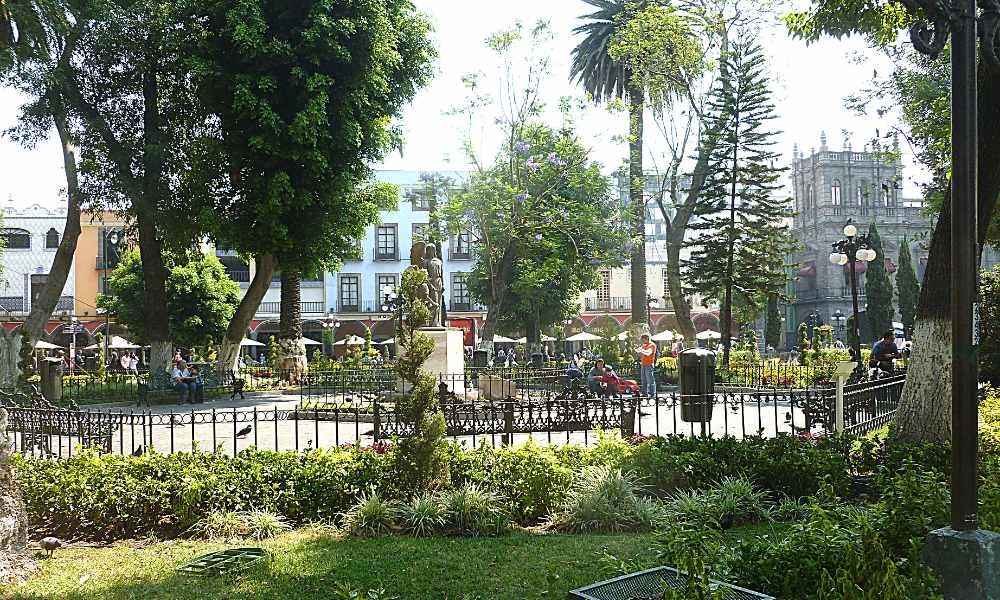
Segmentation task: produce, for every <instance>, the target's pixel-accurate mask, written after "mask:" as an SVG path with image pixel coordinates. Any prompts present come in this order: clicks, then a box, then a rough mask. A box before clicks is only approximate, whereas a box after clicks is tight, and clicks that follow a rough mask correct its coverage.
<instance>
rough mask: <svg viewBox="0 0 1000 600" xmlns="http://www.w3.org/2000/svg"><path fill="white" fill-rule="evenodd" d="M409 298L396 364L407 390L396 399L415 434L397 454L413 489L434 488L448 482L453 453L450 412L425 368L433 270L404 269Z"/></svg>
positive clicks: (405, 303) (404, 291) (403, 287)
mask: <svg viewBox="0 0 1000 600" xmlns="http://www.w3.org/2000/svg"><path fill="white" fill-rule="evenodd" d="M400 295H401V297H402V299H403V307H402V310H403V327H401V328H398V330H397V331H396V343H397V344H398V345H399V348H400V354H399V356H398V357H397V358H396V362H395V368H396V372H397V373H398V374H399V377H400V378H401V379H402V380H403V385H404V386H406V387H407V388H408V389H406V390H405V392H404V394H403V395H402V397H400V398H399V399H398V400H397V401H396V411H397V413H399V415H400V416H401V417H402V418H403V419H404V420H406V421H407V422H410V423H413V424H414V428H413V433H412V435H410V436H409V437H407V438H404V439H403V440H401V441H400V442H399V445H398V447H397V450H398V451H397V452H396V453H395V456H396V458H397V460H398V464H397V466H398V468H399V470H400V478H401V480H402V481H404V482H405V485H407V486H408V487H409V489H411V490H413V491H417V492H420V491H426V490H431V489H434V488H437V487H440V486H443V485H447V483H448V478H449V473H448V452H447V446H448V444H447V442H446V441H445V431H446V427H445V421H444V414H443V413H442V412H441V410H440V407H439V405H438V382H437V381H436V380H435V378H433V377H431V376H430V375H428V374H427V373H425V372H423V371H421V368H422V367H423V364H424V362H425V361H426V360H427V357H428V356H430V355H431V352H433V350H434V341H433V340H432V339H431V338H430V337H428V336H427V335H425V334H423V333H421V332H420V331H418V329H419V328H420V327H423V326H424V325H426V324H427V323H428V322H429V321H430V310H429V309H428V307H427V304H426V303H425V301H424V298H426V297H427V272H426V271H424V270H422V269H419V268H410V269H407V270H405V271H403V277H402V282H401V283H400Z"/></svg>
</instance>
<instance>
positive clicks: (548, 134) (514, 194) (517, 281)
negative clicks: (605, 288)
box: [445, 124, 627, 351]
mask: <svg viewBox="0 0 1000 600" xmlns="http://www.w3.org/2000/svg"><path fill="white" fill-rule="evenodd" d="M511 167H513V170H511ZM445 213H446V215H447V220H448V222H449V225H450V227H451V228H452V230H453V231H454V232H456V233H457V232H459V231H471V232H473V234H472V235H473V236H474V239H475V240H476V246H477V252H476V263H475V266H474V267H473V269H472V271H471V273H470V274H469V276H468V279H467V283H468V286H469V291H470V292H471V294H472V297H473V298H475V299H477V300H479V301H481V302H483V303H484V304H486V305H487V306H488V307H489V311H488V313H487V317H486V322H487V323H499V324H501V325H503V326H505V327H506V328H507V330H510V331H514V330H517V331H520V330H526V334H527V338H528V344H529V351H534V350H537V349H539V348H540V344H541V339H540V333H541V330H542V329H543V328H546V327H549V326H551V325H553V324H555V323H558V322H560V321H562V320H563V319H565V318H566V317H568V316H570V315H573V314H575V313H576V311H577V310H579V306H578V304H577V303H578V302H579V295H580V294H581V293H582V292H584V291H586V290H588V289H593V288H594V287H595V286H596V284H597V277H598V273H599V271H600V270H601V269H603V268H609V267H612V266H617V265H618V264H620V259H619V258H618V257H620V256H621V255H622V253H623V249H624V248H625V247H626V245H627V238H626V236H625V234H624V233H623V231H622V230H623V228H622V227H621V218H620V214H619V212H618V204H617V203H615V202H613V201H612V200H611V199H610V196H609V194H608V184H607V180H606V179H605V177H604V176H603V175H602V174H601V172H600V168H599V166H598V165H597V164H596V163H593V162H591V161H590V158H589V153H588V150H587V149H586V148H585V147H584V146H583V145H582V144H581V143H580V141H579V140H578V139H576V137H575V135H574V133H573V131H572V130H569V129H566V128H563V129H561V130H560V131H558V132H557V131H553V130H552V129H551V128H549V127H546V126H544V125H539V124H533V125H529V126H528V127H527V128H526V129H524V131H523V132H522V138H521V140H519V142H518V143H517V144H516V145H515V149H514V153H513V155H509V154H507V153H501V154H499V155H498V156H497V158H496V161H495V163H494V166H493V167H492V168H491V169H489V170H487V171H485V172H483V173H476V174H474V175H473V176H472V179H471V181H470V182H469V185H468V186H467V187H466V188H465V189H463V190H462V191H461V192H460V193H457V194H455V195H454V196H453V197H452V199H451V200H450V202H449V203H448V206H447V207H446V209H445ZM484 329H485V328H484ZM484 335H489V339H492V331H490V332H489V333H487V334H484Z"/></svg>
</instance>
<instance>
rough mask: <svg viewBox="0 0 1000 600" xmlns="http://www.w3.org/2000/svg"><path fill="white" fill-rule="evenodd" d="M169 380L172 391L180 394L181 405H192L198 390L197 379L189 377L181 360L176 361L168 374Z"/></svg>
mask: <svg viewBox="0 0 1000 600" xmlns="http://www.w3.org/2000/svg"><path fill="white" fill-rule="evenodd" d="M170 379H171V381H173V383H174V389H175V390H177V393H178V394H180V397H181V398H180V401H181V403H184V402H190V403H192V404H193V403H194V400H195V394H197V390H198V384H197V380H198V378H197V377H192V376H191V371H188V368H187V363H186V362H184V361H183V360H178V361H176V362H175V363H174V369H173V370H172V371H171V372H170Z"/></svg>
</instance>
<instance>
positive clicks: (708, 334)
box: [694, 329, 722, 340]
mask: <svg viewBox="0 0 1000 600" xmlns="http://www.w3.org/2000/svg"><path fill="white" fill-rule="evenodd" d="M694 337H696V338H697V339H699V340H718V339H722V334H721V333H719V332H718V331H712V330H711V329H706V330H705V331H702V332H700V333H698V334H697V335H695V336H694Z"/></svg>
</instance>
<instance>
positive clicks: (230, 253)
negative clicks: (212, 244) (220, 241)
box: [215, 248, 236, 256]
mask: <svg viewBox="0 0 1000 600" xmlns="http://www.w3.org/2000/svg"><path fill="white" fill-rule="evenodd" d="M215 255H216V256H236V250H230V249H228V248H216V249H215Z"/></svg>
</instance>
